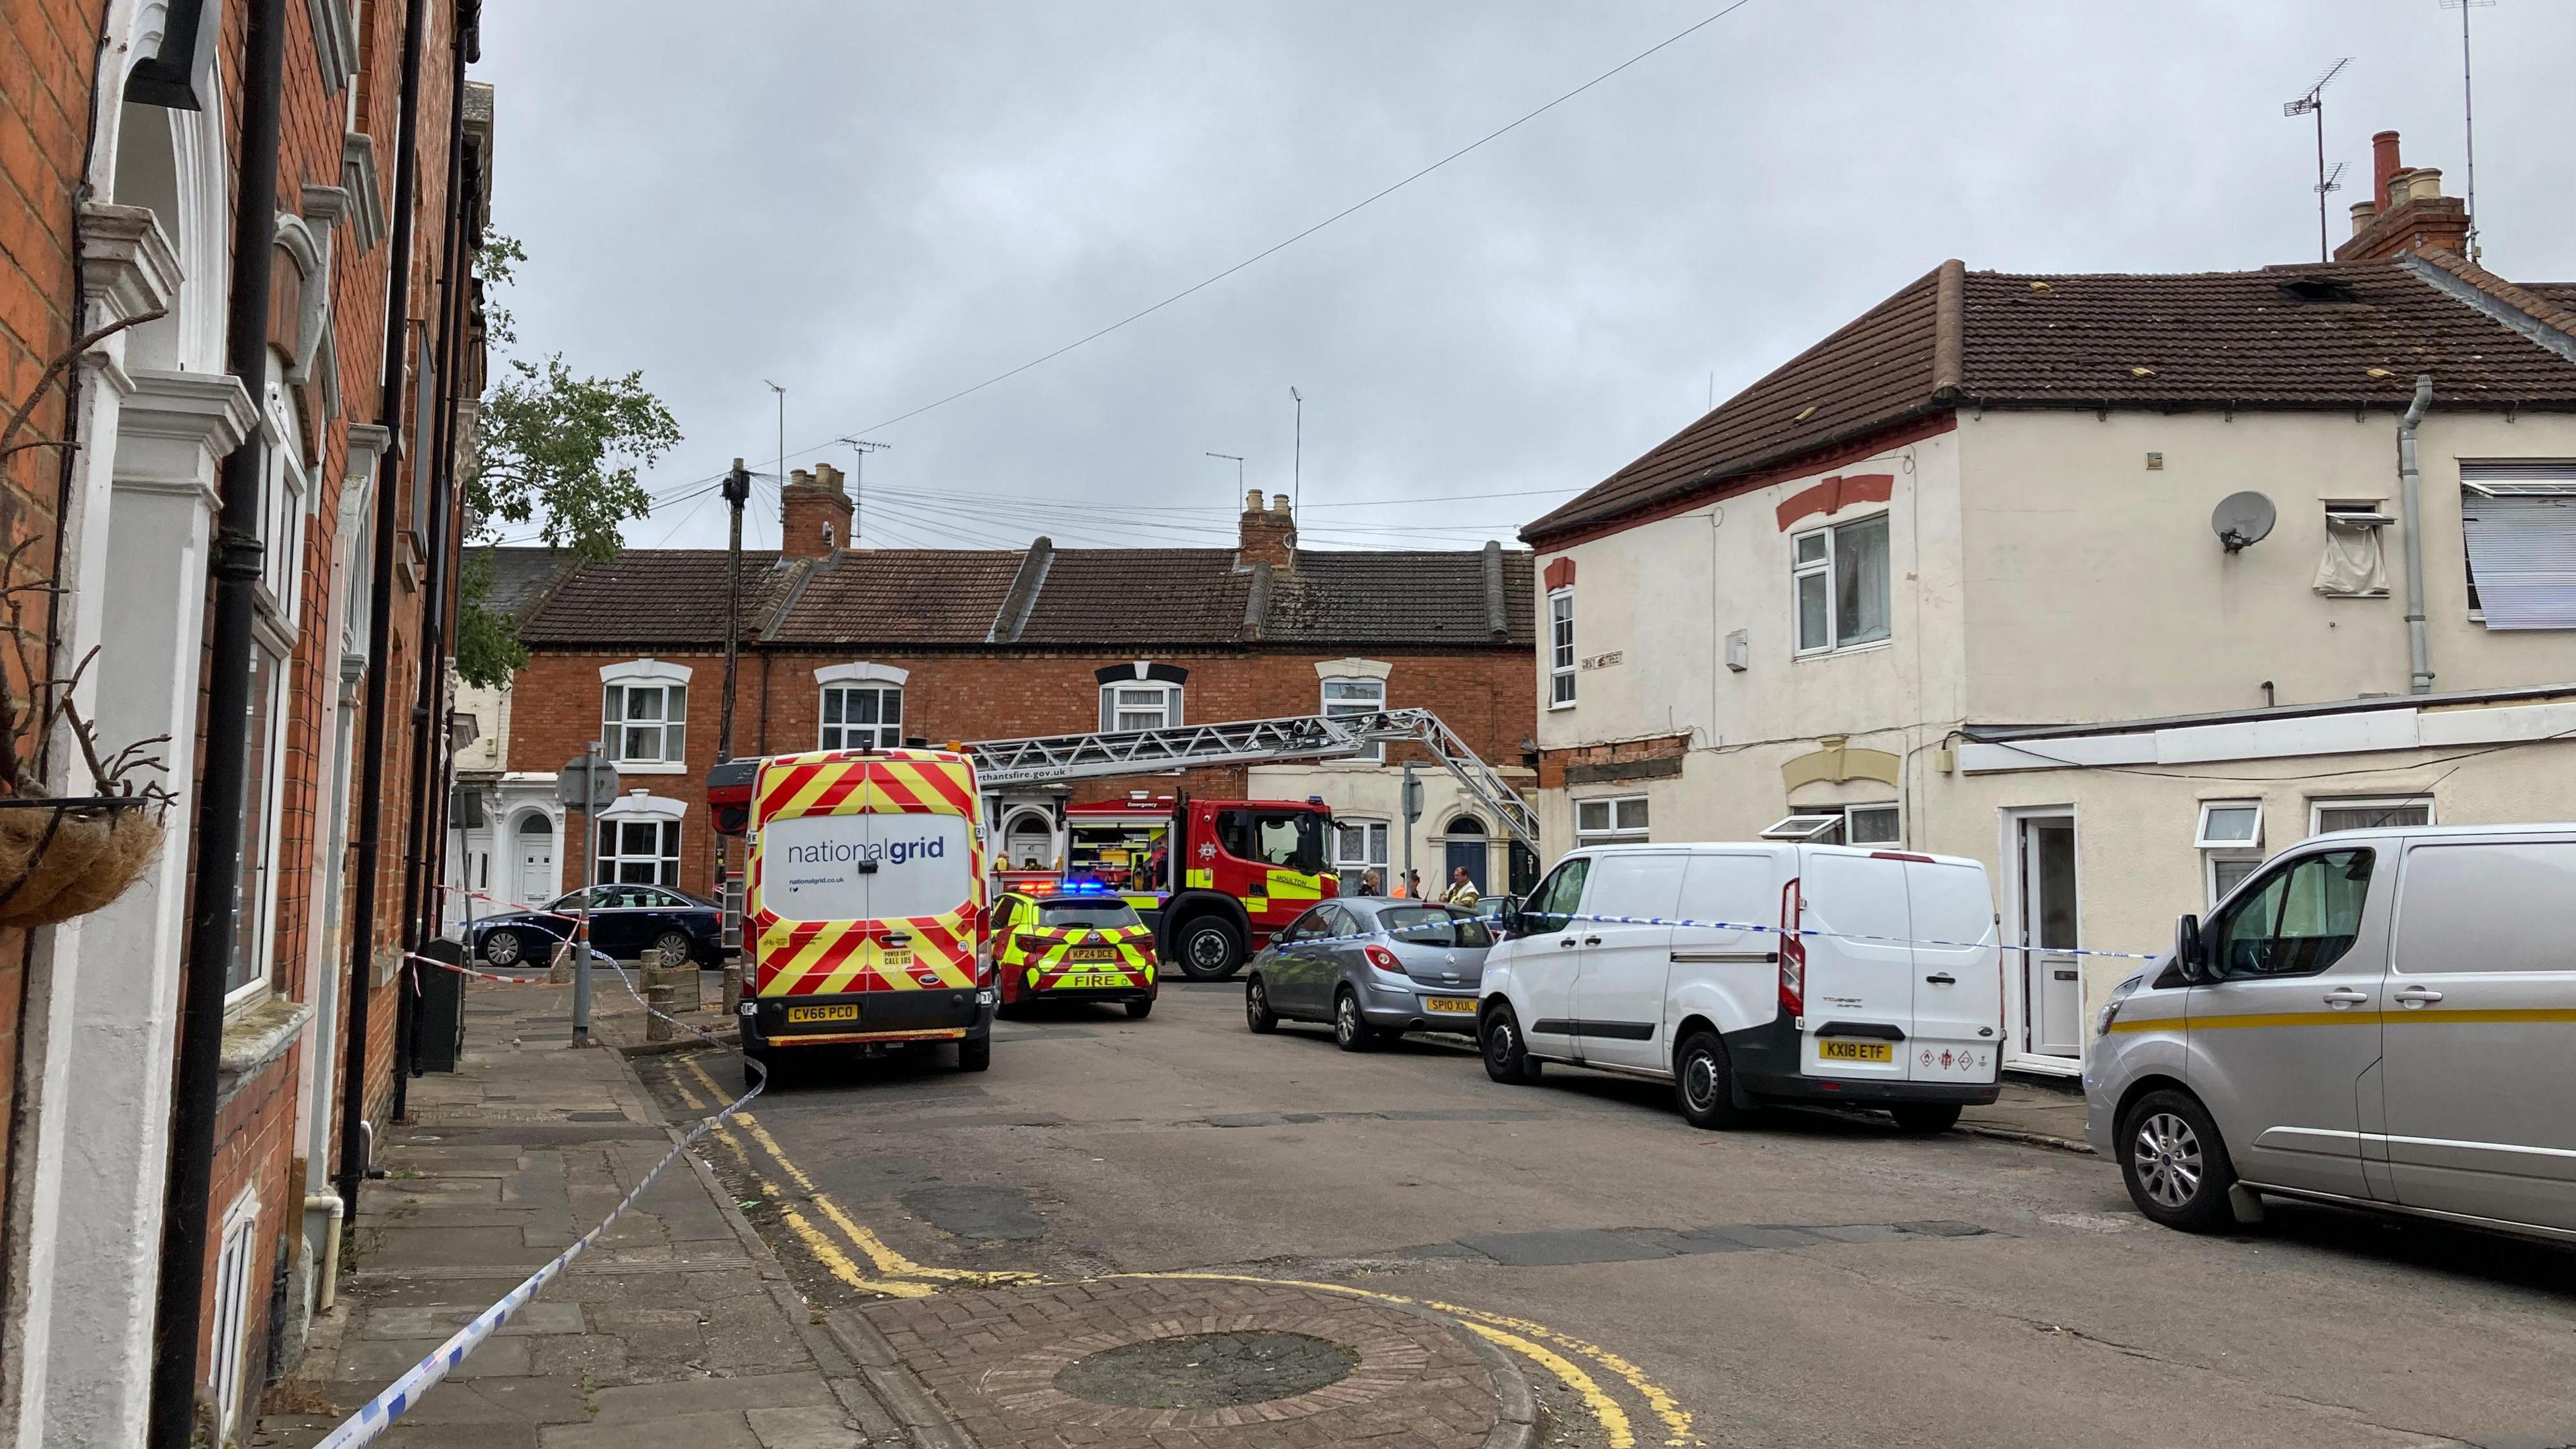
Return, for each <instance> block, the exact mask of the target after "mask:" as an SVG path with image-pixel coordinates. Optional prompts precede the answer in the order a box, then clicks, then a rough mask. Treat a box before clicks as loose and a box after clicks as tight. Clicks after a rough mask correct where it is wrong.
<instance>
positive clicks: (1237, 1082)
mask: <svg viewBox="0 0 2576 1449" xmlns="http://www.w3.org/2000/svg"><path fill="white" fill-rule="evenodd" d="M997 1032H998V1034H997V1039H996V1042H995V1049H994V1053H993V1066H992V1069H991V1070H990V1071H989V1072H986V1073H984V1074H981V1075H975V1076H968V1075H962V1074H959V1073H956V1072H954V1071H951V1070H949V1069H947V1068H946V1067H944V1066H927V1065H923V1064H916V1063H906V1062H898V1061H888V1062H880V1063H865V1064H859V1065H855V1066H852V1067H850V1068H848V1069H846V1070H834V1071H828V1072H825V1071H813V1070H808V1071H807V1072H805V1073H802V1074H800V1078H799V1079H798V1080H797V1081H796V1082H795V1083H794V1084H793V1085H792V1087H790V1088H789V1089H786V1090H782V1091H780V1092H778V1093H775V1094H772V1095H771V1096H769V1097H767V1098H765V1099H764V1100H762V1101H761V1102H759V1103H758V1104H757V1111H756V1113H755V1116H756V1119H757V1124H758V1129H759V1130H758V1132H757V1133H756V1134H752V1135H754V1136H765V1137H766V1139H767V1147H766V1149H764V1148H763V1147H762V1146H761V1145H759V1144H758V1143H755V1142H751V1141H729V1142H728V1143H727V1146H726V1149H724V1150H719V1151H718V1152H717V1153H716V1154H715V1157H714V1160H715V1161H716V1162H717V1164H718V1166H719V1168H720V1170H724V1171H726V1172H727V1173H728V1175H729V1176H730V1177H731V1178H732V1179H733V1180H734V1181H735V1182H736V1185H737V1186H738V1187H739V1188H740V1189H741V1190H742V1191H743V1192H744V1194H745V1200H746V1201H747V1202H756V1203H759V1204H761V1207H760V1208H759V1209H757V1210H754V1211H753V1212H752V1216H753V1217H754V1219H755V1221H757V1222H759V1223H760V1225H761V1227H762V1230H763V1231H764V1232H765V1233H768V1234H770V1235H771V1236H772V1239H773V1241H774V1242H775V1243H776V1245H777V1246H778V1248H779V1251H780V1253H781V1255H782V1256H783V1257H784V1258H785V1259H786V1260H787V1261H788V1262H789V1263H790V1265H791V1268H792V1270H793V1271H795V1272H796V1273H797V1274H798V1275H799V1277H800V1280H801V1281H802V1282H803V1284H804V1286H805V1287H806V1289H807V1291H808V1293H809V1295H811V1296H813V1297H815V1298H816V1299H818V1300H831V1299H838V1300H840V1301H851V1300H854V1299H857V1298H859V1297H861V1296H863V1291H862V1289H860V1288H857V1287H853V1286H852V1283H853V1282H854V1281H855V1282H876V1283H878V1284H879V1286H883V1285H882V1283H881V1282H879V1279H880V1277H881V1276H882V1275H881V1272H880V1270H883V1269H885V1268H886V1267H887V1265H888V1263H889V1262H891V1263H892V1264H894V1265H895V1267H896V1269H897V1270H898V1271H899V1270H900V1269H901V1268H902V1267H903V1265H906V1264H910V1265H916V1266H918V1265H928V1266H929V1267H930V1268H932V1269H934V1270H958V1269H986V1270H989V1269H1012V1270H1025V1271H1033V1272H1036V1273H1040V1274H1043V1275H1046V1276H1049V1277H1067V1278H1071V1277H1086V1276H1096V1275H1100V1274H1105V1273H1114V1272H1150V1271H1171V1270H1211V1271H1222V1272H1240V1273H1250V1274H1257V1275H1262V1276H1270V1277H1281V1278H1294V1279H1300V1280H1311V1281H1329V1282H1336V1283H1342V1284H1348V1285H1353V1286H1355V1287H1361V1288H1365V1289H1368V1290H1372V1291H1377V1292H1384V1293H1394V1294H1401V1295H1405V1296H1407V1297H1409V1298H1413V1299H1416V1300H1419V1301H1430V1302H1439V1303H1448V1304H1455V1305H1460V1306H1463V1307H1466V1308H1471V1309H1475V1310H1480V1311H1482V1312H1484V1313H1486V1314H1488V1315H1504V1316H1508V1317H1510V1318H1512V1319H1518V1320H1526V1321H1527V1323H1528V1325H1529V1327H1530V1329H1531V1330H1532V1331H1533V1332H1534V1333H1535V1332H1542V1331H1543V1333H1544V1334H1545V1335H1546V1336H1545V1337H1541V1338H1539V1339H1538V1341H1539V1342H1542V1343H1548V1344H1554V1345H1556V1346H1557V1347H1559V1348H1560V1349H1563V1350H1564V1353H1563V1359H1564V1361H1565V1362H1567V1363H1568V1364H1569V1365H1570V1366H1572V1367H1573V1368H1575V1369H1576V1370H1577V1371H1578V1372H1586V1373H1588V1376H1589V1377H1590V1378H1591V1379H1592V1380H1593V1382H1594V1384H1595V1385H1596V1387H1597V1388H1598V1390H1599V1393H1600V1394H1601V1395H1603V1396H1606V1397H1607V1398H1608V1399H1609V1400H1611V1401H1612V1402H1613V1404H1615V1406H1616V1407H1615V1408H1612V1409H1610V1410H1609V1411H1608V1417H1609V1418H1613V1419H1617V1418H1624V1420H1625V1422H1626V1426H1627V1431H1628V1432H1629V1433H1631V1434H1633V1436H1634V1440H1635V1442H1636V1443H1638V1444H1644V1445H1652V1444H1657V1443H1663V1442H1671V1441H1674V1440H1681V1441H1683V1442H1690V1441H1699V1442H1705V1443H1708V1444H1746V1445H1819V1446H1821V1445H1835V1446H1844V1445H1886V1446H1896V1445H1925V1446H1940V1449H1968V1446H1989V1445H2032V1446H2047V1449H2061V1446H2066V1445H2094V1444H2120V1445H2129V1444H2134V1445H2160V1446H2164V1445H2178V1444H2189V1445H2236V1444H2242V1445H2267V1446H2268V1445H2283V1444H2298V1445H2341V1444H2364V1445H2391V1444H2424V1443H2450V1442H2466V1443H2473V1444H2479V1445H2493V1446H2502V1445H2563V1444H2568V1443H2571V1442H2576V1252H2570V1251H2568V1250H2565V1249H2561V1248H2556V1247H2551V1246H2545V1245H2534V1244H2528V1243H2523V1242H2520V1241H2515V1240H2508V1239H2502V1238H2490V1237H2485V1236H2481V1235H2477V1234H2471V1233H2464V1232H2458V1231H2454V1230H2450V1229H2446V1228H2441V1227H2435V1226H2429V1225H2421V1224H2401V1223H2390V1222H2383V1221H2380V1220H2376V1219H2372V1218H2368V1217H2364V1216H2361V1215H2357V1214H2347V1213H2342V1212H2337V1211H2333V1210H2328V1209H2320V1208H2300V1207H2293V1206H2283V1205H2275V1206H2274V1208H2273V1210H2272V1214H2271V1219H2270V1221H2269V1222H2268V1223H2266V1224H2265V1225H2264V1226H2263V1227H2261V1228H2259V1229H2256V1230H2253V1231H2251V1232H2249V1233H2246V1234H2243V1235H2239V1236H2235V1237H2224V1238H2193V1237H2188V1236H2185V1235H2182V1234H2177V1233H2172V1232H2168V1231H2165V1230H2163V1229H2159V1228H2156V1227H2154V1226H2153V1225H2151V1224H2149V1223H2147V1222H2146V1221H2145V1220H2144V1219H2143V1218H2141V1217H2139V1216H2138V1215H2137V1214H2136V1213H2135V1211H2134V1210H2132V1209H2131V1208H2130V1206H2129V1203H2128V1199H2127V1197H2126V1195H2125V1194H2124V1193H2123V1192H2122V1191H2121V1187H2120V1183H2119V1179H2118V1175H2117V1173H2116V1172H2115V1170H2114V1169H2113V1168H2111V1167H2110V1166H2109V1165H2107V1164H2105V1163H2102V1162H2099V1161H2097V1160H2095V1159H2093V1158H2090V1157H2085V1156H2079V1155H2075V1154H2071V1153H2067V1152H2063V1151H2058V1150H2053V1149H2047V1148H2039V1147H2029V1146H2022V1145H2019V1144H2014V1143H2006V1142H1998V1141H1992V1140H1987V1139H1981V1138H1973V1137H1968V1136H1964V1135H1960V1134H1947V1135H1944V1136H1940V1137H1936V1138H1929V1139H1917V1138H1907V1137H1902V1136H1899V1135H1897V1134H1896V1133H1895V1131H1894V1130H1893V1128H1892V1126H1891V1125H1890V1124H1888V1123H1887V1122H1886V1120H1885V1119H1884V1118H1878V1117H1872V1116H1867V1115H1859V1114H1855V1115H1851V1116H1840V1115H1835V1114H1831V1113H1826V1112H1806V1111H1782V1112H1775V1113H1772V1114H1769V1120H1767V1121H1766V1122H1764V1123H1763V1124H1762V1125H1760V1126H1757V1127H1755V1128H1752V1129H1749V1130H1745V1131H1739V1132H1732V1133H1704V1132H1697V1131H1693V1130H1692V1129H1691V1128H1689V1127H1688V1126H1686V1125H1684V1124H1683V1123H1682V1122H1681V1120H1680V1119H1679V1118H1678V1117H1676V1116H1675V1115H1674V1114H1673V1113H1672V1111H1671V1110H1670V1106H1669V1097H1668V1094H1667V1093H1666V1092H1664V1091H1663V1090H1661V1089H1657V1088H1654V1087H1651V1086H1649V1085H1646V1084H1641V1083H1630V1082H1624V1081H1619V1080H1615V1079H1611V1078H1607V1077H1601V1076H1596V1075H1591V1074H1586V1073H1582V1072H1577V1071H1561V1070H1558V1069H1551V1070H1550V1072H1549V1074H1548V1077H1547V1079H1546V1081H1545V1082H1544V1083H1542V1084H1540V1085H1537V1086H1533V1087H1503V1086H1498V1085H1496V1084H1494V1083H1492V1082H1489V1081H1487V1080H1486V1078H1485V1075H1484V1072H1483V1070H1482V1068H1481V1067H1480V1066H1479V1064H1478V1062H1477V1060H1476V1058H1475V1057H1474V1055H1473V1054H1472V1052H1470V1051H1468V1050H1466V1049H1465V1048H1464V1046H1463V1043H1462V1044H1461V1045H1459V1046H1444V1045H1439V1044H1436V1043H1433V1042H1427V1041H1422V1040H1418V1039H1417V1040H1411V1041H1407V1042H1404V1043H1401V1044H1398V1045H1396V1046H1393V1047H1391V1048H1383V1049H1380V1050H1378V1051H1374V1052H1370V1053H1366V1054H1362V1055H1349V1054H1345V1053H1342V1052H1340V1051H1338V1050H1336V1049H1335V1048H1334V1046H1333V1045H1332V1042H1331V1040H1330V1039H1329V1037H1328V1036H1327V1035H1325V1033H1324V1032H1323V1030H1322V1029H1321V1028H1302V1029H1301V1028H1297V1027H1288V1028H1284V1029H1283V1030H1282V1031H1281V1032H1280V1033H1279V1034H1278V1035H1277V1036H1273V1037H1256V1036H1253V1035H1251V1034H1250V1033H1248V1032H1247V1031H1246V1030H1245V1028H1244V1025H1243V1016H1242V991H1241V988H1240V986H1239V985H1237V984H1234V983H1225V984H1222V985H1208V986H1201V985H1195V984H1189V983H1169V984H1167V985H1166V986H1165V988H1164V994H1163V998H1162V1002H1161V1004H1160V1006H1159V1008H1158V1009H1157V1010H1156V1012H1155V1014H1154V1015H1153V1016H1152V1017H1151V1018H1150V1019H1148V1020H1146V1021H1142V1022H1131V1021H1129V1020H1128V1019H1127V1018H1126V1017H1125V1015H1124V1014H1123V1013H1120V1012H1118V1011H1115V1010H1113V1009H1108V1008H1097V1009H1094V1008H1072V1009H1066V1010H1062V1011H1058V1012H1055V1013H1053V1014H1050V1015H1048V1016H1046V1017H1043V1018H1041V1019H1036V1020H1030V1021H1020V1022H1006V1023H1003V1024H1002V1025H1001V1026H1000V1027H999V1028H998V1029H997ZM652 1071H653V1074H654V1075H655V1077H656V1080H657V1086H658V1087H659V1088H660V1089H661V1090H663V1091H664V1092H665V1094H666V1096H668V1097H670V1098H671V1099H672V1100H673V1104H674V1106H675V1107H681V1108H686V1107H688V1106H691V1105H693V1104H696V1103H700V1102H703V1101H705V1100H708V1099H711V1098H712V1096H713V1089H714V1086H715V1084H716V1083H717V1082H721V1083H723V1084H724V1085H726V1086H731V1085H732V1084H733V1083H734V1082H735V1081H736V1080H738V1078H737V1077H736V1076H735V1075H734V1072H735V1067H734V1066H733V1064H732V1063H730V1062H728V1061H726V1060H724V1059H721V1058H717V1057H714V1056H711V1055H710V1056H706V1057H701V1058H698V1059H695V1061H694V1062H692V1061H691V1060H690V1059H685V1058H675V1059H670V1060H668V1061H666V1062H663V1063H661V1064H659V1065H657V1066H655V1067H654V1068H653V1069H652ZM728 1152H729V1153H730V1155H728ZM816 1196H822V1197H828V1198H829V1199H831V1200H832V1203H833V1204H834V1205H835V1206H837V1208H838V1209H840V1210H841V1212H842V1215H843V1216H844V1217H846V1218H847V1219H849V1220H850V1221H849V1222H848V1223H847V1224H846V1225H845V1226H846V1228H849V1229H855V1230H856V1235H855V1236H854V1235H853V1233H852V1232H850V1231H844V1230H843V1229H842V1228H836V1227H833V1226H832V1225H831V1224H829V1223H827V1222H825V1220H824V1215H823V1214H821V1213H818V1212H815V1211H813V1210H812V1208H810V1207H807V1208H806V1209H805V1210H804V1211H803V1212H801V1213H800V1212H798V1211H797V1208H798V1205H799V1204H801V1203H804V1202H805V1201H806V1200H807V1199H809V1198H812V1197H816ZM791 1218H792V1219H793V1223H791V1222H790V1219H791ZM799 1225H801V1226H799ZM866 1238H873V1239H874V1240H875V1246H873V1247H871V1246H870V1244H869V1243H868V1242H865V1241H861V1240H862V1239H866ZM879 1249H882V1250H883V1251H882V1252H881V1253H880V1252H879ZM835 1260H838V1261H837V1263H836V1261H835ZM853 1269H855V1270H856V1271H855V1274H854V1273H853V1271H852V1270H853ZM899 1291H904V1292H923V1291H931V1290H929V1289H917V1288H901V1289H900V1290H899ZM1531 1376H1532V1378H1533V1379H1534V1380H1539V1381H1541V1387H1542V1389H1543V1390H1544V1391H1545V1393H1546V1397H1547V1398H1548V1401H1549V1405H1550V1408H1551V1419H1550V1433H1551V1436H1552V1437H1554V1438H1556V1439H1558V1440H1561V1441H1564V1442H1568V1443H1575V1444H1591V1443H1604V1442H1615V1438H1616V1434H1615V1431H1613V1430H1611V1429H1607V1428H1605V1425H1604V1422H1603V1420H1604V1414H1603V1412H1602V1411H1601V1410H1600V1408H1599V1405H1598V1402H1597V1400H1593V1401H1587V1400H1586V1398H1585V1397H1584V1395H1583V1394H1581V1393H1580V1392H1578V1391H1576V1390H1574V1389H1571V1388H1568V1387H1566V1386H1565V1385H1563V1384H1557V1383H1553V1382H1550V1381H1549V1376H1548V1374H1547V1372H1546V1371H1545V1369H1544V1367H1543V1366H1534V1367H1533V1368H1532V1370H1531Z"/></svg>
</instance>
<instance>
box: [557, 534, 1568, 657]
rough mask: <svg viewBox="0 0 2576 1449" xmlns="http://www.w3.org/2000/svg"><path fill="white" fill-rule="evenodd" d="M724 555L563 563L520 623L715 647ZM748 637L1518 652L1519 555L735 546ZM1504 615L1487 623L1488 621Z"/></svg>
mask: <svg viewBox="0 0 2576 1449" xmlns="http://www.w3.org/2000/svg"><path fill="white" fill-rule="evenodd" d="M724 558H725V556H724V554H723V553H722V552H721V551H718V550H711V549H710V550H699V549H662V550H630V551H628V552H626V553H623V554H620V555H618V557H617V559H616V561H615V562H613V563H607V564H577V565H574V566H572V567H571V568H570V569H569V570H568V571H567V572H565V573H564V574H563V576H562V578H561V581H560V582H559V583H558V584H556V585H555V587H554V588H553V590H552V592H551V593H550V594H548V595H547V596H546V597H545V599H544V600H543V602H542V603H541V605H540V606H539V607H537V608H536V609H535V610H534V611H533V613H532V614H531V616H530V617H529V619H528V621H527V622H526V623H524V624H523V625H522V626H521V628H520V636H521V637H522V638H523V639H525V640H526V641H527V642H528V643H529V644H531V645H537V646H553V647H557V648H602V647H613V646H624V645H632V646H638V647H643V646H657V645H675V644H682V643H693V644H700V645H711V644H715V643H718V642H720V641H721V640H722V639H723V637H724V612H723V600H724V588H725V582H724V581H725V573H724ZM743 573H744V583H745V593H746V595H747V596H748V597H747V601H746V605H745V608H744V616H743V617H744V629H743V637H744V641H745V642H746V643H759V644H766V645H773V646H788V647H795V646H814V647H826V646H828V647H834V648H842V647H848V648H858V647H877V648H884V647H897V646H915V647H931V648H959V647H973V646H981V645H986V644H993V645H997V646H999V647H1004V648H1042V649H1043V648H1111V649H1131V648H1152V647H1173V646H1186V647H1202V648H1204V647H1227V646H1259V645H1264V644H1267V645H1272V646H1278V645H1326V644H1329V645H1334V646H1351V647H1371V646H1387V647H1408V648H1421V647H1426V646H1429V647H1442V646H1454V647H1458V648H1491V647H1496V646H1501V647H1506V648H1523V649H1526V648H1528V647H1529V646H1530V644H1531V642H1532V640H1533V639H1534V638H1535V634H1534V632H1533V629H1532V624H1531V607H1532V606H1531V597H1532V594H1531V559H1530V555H1529V553H1528V552H1527V551H1525V550H1521V549H1505V548H1502V547H1500V546H1499V545H1497V546H1495V547H1493V548H1490V549H1479V550H1473V551H1463V552H1419V551H1397V552H1385V553H1375V552H1307V551H1301V552H1299V553H1298V554H1297V556H1296V566H1295V568H1294V569H1289V570H1273V569H1269V568H1266V567H1263V568H1247V567H1242V566H1240V565H1239V564H1238V563H1237V556H1236V554H1235V551H1234V550H1232V549H1212V548H1137V549H1126V548H1077V549H1059V548H1056V547H1054V545H1053V544H1051V543H1049V542H1048V541H1047V540H1044V539H1040V540H1038V542H1037V543H1036V544H1035V545H1033V546H1032V547H1031V548H1029V549H1026V550H1016V549H1014V550H967V549H856V550H844V551H842V552H839V553H836V554H834V555H832V556H831V557H829V558H825V559H815V560H805V561H799V560H788V561H787V562H786V563H785V564H784V565H781V564H779V563H778V556H777V555H776V554H771V553H761V554H750V553H746V554H745V555H744V565H743ZM1497 622H1499V623H1500V625H1501V628H1500V630H1499V631H1497V629H1496V627H1495V625H1496V623H1497Z"/></svg>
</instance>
